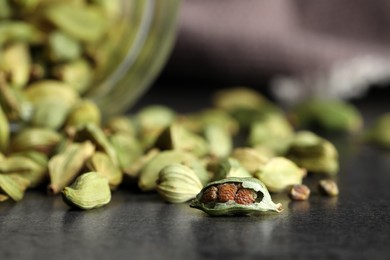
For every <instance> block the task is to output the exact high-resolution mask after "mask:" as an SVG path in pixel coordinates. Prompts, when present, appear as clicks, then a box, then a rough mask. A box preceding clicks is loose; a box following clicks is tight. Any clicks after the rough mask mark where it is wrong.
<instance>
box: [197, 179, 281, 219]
mask: <svg viewBox="0 0 390 260" xmlns="http://www.w3.org/2000/svg"><path fill="white" fill-rule="evenodd" d="M281 206H282V205H281V204H275V203H274V202H273V201H272V198H271V195H270V194H269V192H268V190H267V188H266V186H265V185H264V184H263V183H262V182H261V181H259V180H258V179H255V178H226V179H223V180H219V181H215V182H211V183H209V184H207V185H206V186H205V187H204V188H203V189H202V190H201V192H200V193H199V194H198V195H197V196H196V198H195V199H194V200H193V201H192V202H191V204H190V207H192V208H197V209H200V210H202V211H204V212H205V213H207V214H209V215H211V216H225V215H245V214H250V213H255V212H264V211H275V212H281V211H282V207H281Z"/></svg>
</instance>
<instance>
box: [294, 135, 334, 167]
mask: <svg viewBox="0 0 390 260" xmlns="http://www.w3.org/2000/svg"><path fill="white" fill-rule="evenodd" d="M286 157H287V158H288V159H290V160H292V161H293V162H295V163H296V164H297V165H298V166H300V167H303V168H305V169H306V170H308V171H309V172H312V173H324V174H328V175H334V174H337V172H338V169H339V162H338V152H337V150H336V148H335V147H334V145H333V144H332V143H330V142H329V141H327V140H325V139H323V138H321V137H319V136H317V135H316V134H314V133H311V132H308V131H301V132H298V133H296V135H295V137H294V139H293V141H292V143H291V145H290V147H289V149H288V151H287V153H286Z"/></svg>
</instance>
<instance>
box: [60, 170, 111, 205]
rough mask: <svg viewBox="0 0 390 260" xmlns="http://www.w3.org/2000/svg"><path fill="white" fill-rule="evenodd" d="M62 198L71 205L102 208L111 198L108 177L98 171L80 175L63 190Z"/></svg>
mask: <svg viewBox="0 0 390 260" xmlns="http://www.w3.org/2000/svg"><path fill="white" fill-rule="evenodd" d="M62 198H63V200H64V201H65V203H66V204H68V205H69V206H71V207H76V208H79V209H84V210H89V209H93V208H100V207H102V206H104V205H106V204H108V203H109V202H110V200H111V190H110V186H109V184H108V181H107V178H105V177H103V176H102V175H101V174H99V173H97V172H88V173H84V174H82V175H80V176H79V177H77V179H76V180H75V181H74V183H72V185H71V186H69V187H65V188H64V190H63V191H62Z"/></svg>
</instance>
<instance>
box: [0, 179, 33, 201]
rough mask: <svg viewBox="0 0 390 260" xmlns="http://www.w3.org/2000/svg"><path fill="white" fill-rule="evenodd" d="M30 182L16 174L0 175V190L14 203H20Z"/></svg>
mask: <svg viewBox="0 0 390 260" xmlns="http://www.w3.org/2000/svg"><path fill="white" fill-rule="evenodd" d="M29 185H30V182H29V181H28V180H27V179H25V178H23V177H22V176H19V175H17V174H3V173H1V174H0V190H2V191H3V192H4V193H5V194H7V196H9V197H10V198H11V199H13V200H14V201H20V200H21V199H23V197H24V192H25V191H26V189H27V188H28V186H29Z"/></svg>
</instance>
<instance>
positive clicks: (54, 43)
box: [47, 31, 82, 62]
mask: <svg viewBox="0 0 390 260" xmlns="http://www.w3.org/2000/svg"><path fill="white" fill-rule="evenodd" d="M47 50H48V52H49V54H48V56H49V58H50V60H51V61H53V62H66V61H70V60H75V59H77V58H79V57H80V56H81V52H82V49H81V44H80V43H79V42H78V41H76V40H75V39H73V38H72V37H71V36H69V35H68V34H66V33H64V32H62V31H54V32H52V33H50V34H49V36H48V44H47Z"/></svg>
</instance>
